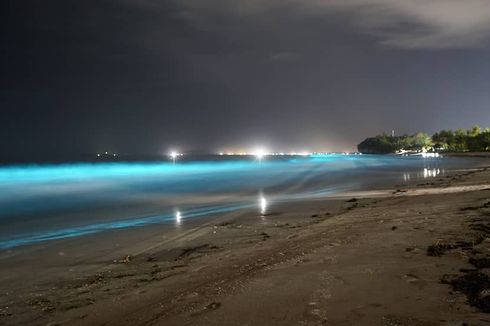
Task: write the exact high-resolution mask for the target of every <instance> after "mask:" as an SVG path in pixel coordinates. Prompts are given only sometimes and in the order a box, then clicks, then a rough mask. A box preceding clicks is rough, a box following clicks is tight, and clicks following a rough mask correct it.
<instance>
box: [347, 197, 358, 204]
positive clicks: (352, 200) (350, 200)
mask: <svg viewBox="0 0 490 326" xmlns="http://www.w3.org/2000/svg"><path fill="white" fill-rule="evenodd" d="M345 202H346V203H355V202H357V198H352V199H349V200H346V201H345Z"/></svg>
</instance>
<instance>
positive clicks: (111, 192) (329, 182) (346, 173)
mask: <svg viewBox="0 0 490 326" xmlns="http://www.w3.org/2000/svg"><path fill="white" fill-rule="evenodd" d="M476 163H478V162H477V161H475V160H469V159H451V158H447V159H446V158H444V159H440V158H431V159H426V158H401V157H390V156H370V155H363V156H345V155H329V156H323V157H297V158H290V159H272V158H267V159H264V160H261V161H260V162H258V161H256V160H254V159H252V160H235V161H229V160H221V161H217V160H216V161H205V162H197V161H196V162H187V163H182V162H179V163H176V164H175V165H173V164H172V163H105V164H65V165H51V166H12V167H0V248H9V247H15V246H18V245H25V244H30V243H36V242H40V241H46V240H53V239H61V238H67V237H75V236H80V235H85V234H92V233H96V232H101V231H104V230H111V229H121V228H129V227H137V226H144V225H149V224H157V223H168V224H170V222H172V223H173V224H174V225H175V226H176V227H180V226H181V225H182V224H183V223H185V221H187V220H190V219H196V218H202V217H205V216H210V215H216V214H221V213H226V212H230V211H234V210H237V209H244V208H254V207H255V208H256V209H257V208H258V212H259V213H260V215H262V216H264V215H266V214H267V208H268V207H267V206H268V204H269V201H271V200H273V201H274V202H280V201H289V200H300V199H307V198H318V197H326V196H328V195H331V194H334V193H338V192H341V191H348V190H361V189H369V188H376V187H390V186H393V184H394V183H399V182H400V181H404V182H408V181H413V180H414V179H415V180H416V179H424V178H432V177H436V176H440V175H444V174H445V171H447V170H448V169H453V168H462V167H468V166H472V165H475V164H476ZM257 193H259V197H258V199H257ZM264 193H267V197H266V196H265V195H264Z"/></svg>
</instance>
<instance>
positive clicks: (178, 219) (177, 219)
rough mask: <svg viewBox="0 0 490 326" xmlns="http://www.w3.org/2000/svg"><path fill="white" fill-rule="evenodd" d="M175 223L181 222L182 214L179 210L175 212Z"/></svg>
mask: <svg viewBox="0 0 490 326" xmlns="http://www.w3.org/2000/svg"><path fill="white" fill-rule="evenodd" d="M175 223H177V224H178V225H180V224H181V223H182V214H181V213H180V211H176V212H175Z"/></svg>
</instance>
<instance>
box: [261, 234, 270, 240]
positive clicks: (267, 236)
mask: <svg viewBox="0 0 490 326" xmlns="http://www.w3.org/2000/svg"><path fill="white" fill-rule="evenodd" d="M260 236H261V237H262V241H265V240H267V239H269V238H270V237H271V236H270V235H269V234H267V233H266V232H262V233H261V234H260Z"/></svg>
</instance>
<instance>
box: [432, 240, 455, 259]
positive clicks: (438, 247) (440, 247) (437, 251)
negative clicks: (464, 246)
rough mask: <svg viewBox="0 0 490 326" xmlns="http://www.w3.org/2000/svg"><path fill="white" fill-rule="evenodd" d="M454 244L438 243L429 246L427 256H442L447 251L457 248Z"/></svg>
mask: <svg viewBox="0 0 490 326" xmlns="http://www.w3.org/2000/svg"><path fill="white" fill-rule="evenodd" d="M455 248H456V246H455V245H453V244H445V243H437V244H434V245H430V246H429V247H427V256H432V257H440V256H442V255H444V254H445V253H446V251H448V250H451V249H455Z"/></svg>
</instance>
